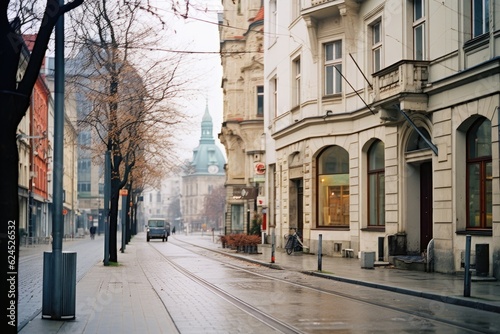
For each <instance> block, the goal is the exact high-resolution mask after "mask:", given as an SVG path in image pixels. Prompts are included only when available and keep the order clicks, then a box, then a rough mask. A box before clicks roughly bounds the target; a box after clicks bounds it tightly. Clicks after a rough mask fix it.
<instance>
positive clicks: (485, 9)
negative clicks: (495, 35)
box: [472, 0, 490, 37]
mask: <svg viewBox="0 0 500 334" xmlns="http://www.w3.org/2000/svg"><path fill="white" fill-rule="evenodd" d="M489 21H490V0H472V37H477V36H479V35H482V34H486V33H487V32H488V31H489V30H490V29H489V23H490V22H489Z"/></svg>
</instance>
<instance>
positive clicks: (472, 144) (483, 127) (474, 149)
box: [467, 118, 493, 229]
mask: <svg viewBox="0 0 500 334" xmlns="http://www.w3.org/2000/svg"><path fill="white" fill-rule="evenodd" d="M467 203H468V205H467V229H491V227H492V224H491V223H492V207H493V205H492V163H491V122H490V121H489V120H487V119H485V118H481V119H479V120H477V121H476V122H475V123H474V124H473V125H472V126H471V128H470V129H469V131H468V132H467Z"/></svg>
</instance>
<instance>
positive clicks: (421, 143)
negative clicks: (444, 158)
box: [406, 126, 431, 152]
mask: <svg viewBox="0 0 500 334" xmlns="http://www.w3.org/2000/svg"><path fill="white" fill-rule="evenodd" d="M418 130H419V131H420V132H421V133H422V134H423V135H424V137H425V138H427V139H428V140H429V141H430V140H431V136H430V135H429V132H427V130H426V129H424V128H423V127H420V126H419V127H418ZM429 148H430V147H429V144H427V143H426V142H425V140H424V139H423V138H422V136H421V135H420V134H419V133H418V132H417V131H413V132H412V133H411V134H410V138H409V139H408V144H407V145H406V151H407V152H411V151H418V150H425V149H429Z"/></svg>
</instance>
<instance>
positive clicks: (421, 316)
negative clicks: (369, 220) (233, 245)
mask: <svg viewBox="0 0 500 334" xmlns="http://www.w3.org/2000/svg"><path fill="white" fill-rule="evenodd" d="M169 243H170V244H173V245H175V246H177V247H180V248H183V249H185V250H187V251H190V252H193V253H195V254H197V255H200V256H208V257H209V258H210V259H212V260H214V261H218V262H220V263H222V264H224V265H225V266H228V267H231V268H233V269H235V270H239V271H242V272H245V273H248V274H251V275H254V276H258V277H261V278H264V279H269V280H274V281H278V282H280V283H282V284H288V285H292V286H295V287H300V288H302V289H308V290H310V291H314V292H319V293H323V294H328V295H332V296H335V297H340V298H345V299H348V300H351V301H356V302H358V303H363V304H366V305H371V306H374V307H380V308H383V309H386V310H390V311H394V312H398V313H403V314H406V315H408V316H410V317H412V318H413V319H415V320H414V321H421V322H428V321H432V322H435V323H439V324H442V325H445V326H449V327H451V328H455V329H457V330H459V331H462V330H466V331H468V332H471V333H474V332H475V333H495V331H494V330H493V331H488V330H485V329H483V328H477V327H476V326H474V325H469V324H467V323H460V322H457V321H454V320H450V319H446V318H442V317H439V316H434V315H432V314H429V313H426V312H420V311H414V310H405V309H401V308H399V307H397V306H391V305H388V304H386V303H382V302H378V301H376V300H370V299H366V298H361V297H356V296H353V295H352V294H349V293H345V292H340V291H333V290H330V289H324V288H319V287H314V286H311V285H307V284H304V283H300V282H296V281H291V280H289V279H283V278H278V277H276V276H272V275H269V274H265V273H262V272H256V271H254V270H249V269H247V268H244V267H243V266H238V265H236V264H234V259H238V260H240V261H246V259H244V258H242V257H239V256H232V255H230V254H227V253H225V252H220V251H217V250H214V249H210V248H207V247H203V246H201V245H196V244H193V243H189V242H186V241H184V240H179V239H176V238H171V239H169ZM154 248H155V249H156V250H157V251H158V252H159V253H160V254H161V255H162V256H163V257H164V258H165V259H166V260H167V261H168V262H169V263H170V264H172V266H174V267H175V268H176V269H177V270H179V271H180V272H182V273H183V274H184V275H185V276H186V277H189V278H191V279H194V280H196V281H197V282H198V283H199V284H202V285H203V286H205V287H206V288H207V289H210V290H211V291H213V292H214V293H216V294H217V295H219V296H220V297H222V298H224V299H226V300H228V301H229V302H232V303H234V305H236V306H238V307H240V308H241V309H242V310H244V311H245V312H247V313H249V314H251V315H252V316H255V317H256V318H257V319H259V320H260V321H262V322H264V323H266V324H270V326H271V327H273V328H275V329H277V330H279V331H281V332H283V333H303V332H302V331H301V330H300V329H298V328H296V327H294V326H291V325H289V324H286V323H284V322H282V321H281V320H279V319H277V318H275V317H272V316H270V315H269V314H267V313H264V312H262V311H260V310H258V309H257V308H255V307H254V306H252V305H251V304H249V303H247V302H244V301H242V300H241V299H239V298H237V297H235V296H233V295H231V294H229V293H227V292H226V291H224V290H222V289H221V288H219V287H217V286H215V285H214V284H212V283H210V282H208V281H206V280H205V279H203V278H201V277H199V276H197V275H194V274H193V273H192V272H190V271H189V270H187V269H185V268H183V267H181V266H180V265H178V264H176V263H175V262H173V261H171V260H170V259H169V258H168V256H166V255H165V254H163V253H161V251H160V250H158V249H157V248H156V247H154ZM208 254H213V256H209V255H208ZM225 258H227V259H229V258H231V260H229V261H225V260H223V259H225ZM250 262H252V263H254V264H255V263H256V262H255V261H251V260H250ZM261 265H262V264H261ZM268 267H269V268H273V266H268ZM274 268H275V269H276V267H274ZM302 274H304V275H306V274H307V273H302Z"/></svg>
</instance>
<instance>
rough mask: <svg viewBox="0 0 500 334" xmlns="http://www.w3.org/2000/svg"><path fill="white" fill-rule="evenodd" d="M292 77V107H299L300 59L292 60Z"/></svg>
mask: <svg viewBox="0 0 500 334" xmlns="http://www.w3.org/2000/svg"><path fill="white" fill-rule="evenodd" d="M292 66H293V68H292V75H293V92H292V98H293V101H292V102H293V106H299V105H300V73H301V72H300V57H297V58H295V59H294V60H293V63H292Z"/></svg>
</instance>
